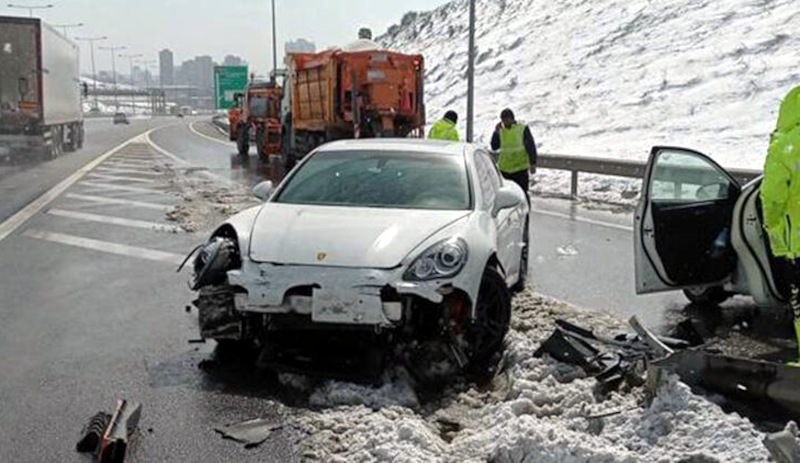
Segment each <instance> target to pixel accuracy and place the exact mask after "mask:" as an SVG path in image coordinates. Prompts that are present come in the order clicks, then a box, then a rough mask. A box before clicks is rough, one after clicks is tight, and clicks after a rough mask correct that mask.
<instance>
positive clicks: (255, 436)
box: [214, 418, 283, 449]
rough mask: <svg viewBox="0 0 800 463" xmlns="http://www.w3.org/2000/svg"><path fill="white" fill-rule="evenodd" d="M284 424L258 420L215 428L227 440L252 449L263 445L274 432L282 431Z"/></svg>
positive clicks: (262, 419)
mask: <svg viewBox="0 0 800 463" xmlns="http://www.w3.org/2000/svg"><path fill="white" fill-rule="evenodd" d="M282 427H283V424H281V423H276V422H275V420H268V419H264V418H256V419H253V420H248V421H243V422H241V423H236V424H231V425H228V426H222V427H219V428H215V429H214V431H216V432H218V433H220V434H222V437H223V438H225V439H231V440H233V441H236V442H239V443H241V444H244V448H246V449H251V448H255V447H258V446H259V445H261V444H263V443H264V441H266V440H267V439H268V438H269V436H270V435H271V434H272V432H273V431H276V430H278V429H281V428H282Z"/></svg>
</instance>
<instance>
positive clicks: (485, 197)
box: [475, 151, 500, 210]
mask: <svg viewBox="0 0 800 463" xmlns="http://www.w3.org/2000/svg"><path fill="white" fill-rule="evenodd" d="M475 168H476V170H477V172H478V184H479V188H480V189H481V206H482V207H483V209H485V210H491V209H492V207H494V201H495V198H496V197H497V190H498V189H499V188H500V178H499V177H498V174H497V170H496V169H495V166H494V163H493V162H492V160H491V158H489V155H488V154H487V153H485V152H483V151H476V152H475Z"/></svg>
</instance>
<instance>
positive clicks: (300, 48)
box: [283, 39, 317, 54]
mask: <svg viewBox="0 0 800 463" xmlns="http://www.w3.org/2000/svg"><path fill="white" fill-rule="evenodd" d="M283 47H284V50H285V51H286V53H287V54H288V53H314V52H316V51H317V46H316V45H314V42H310V41H308V40H306V39H297V40H290V41H288V42H286V43H285V44H284V45H283Z"/></svg>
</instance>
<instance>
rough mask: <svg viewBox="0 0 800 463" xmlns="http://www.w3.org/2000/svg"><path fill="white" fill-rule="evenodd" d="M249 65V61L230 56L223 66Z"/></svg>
mask: <svg viewBox="0 0 800 463" xmlns="http://www.w3.org/2000/svg"><path fill="white" fill-rule="evenodd" d="M246 64H247V61H245V60H243V59H242V58H240V57H238V56H234V55H228V56H226V57H225V59H224V60H223V61H222V65H223V66H244V65H246Z"/></svg>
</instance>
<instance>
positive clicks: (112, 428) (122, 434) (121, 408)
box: [76, 399, 142, 463]
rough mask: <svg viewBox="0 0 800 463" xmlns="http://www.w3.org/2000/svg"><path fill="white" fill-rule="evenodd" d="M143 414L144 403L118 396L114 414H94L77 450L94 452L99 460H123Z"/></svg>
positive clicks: (109, 462)
mask: <svg viewBox="0 0 800 463" xmlns="http://www.w3.org/2000/svg"><path fill="white" fill-rule="evenodd" d="M141 414H142V405H141V404H139V403H136V402H128V401H126V400H124V399H119V400H117V406H116V407H115V409H114V412H113V413H112V414H110V415H109V414H108V413H105V412H102V411H100V412H98V413H96V414H94V416H92V418H91V419H90V420H89V423H88V424H87V425H86V426H85V427H84V428H83V431H82V434H81V439H80V440H79V441H78V444H77V446H76V450H77V451H78V452H80V453H90V454H92V456H93V457H94V460H95V461H97V462H99V463H122V462H123V461H124V460H125V452H126V451H127V448H128V442H129V440H130V438H131V436H132V435H133V433H134V432H136V429H137V428H138V426H139V419H140V417H141Z"/></svg>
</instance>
